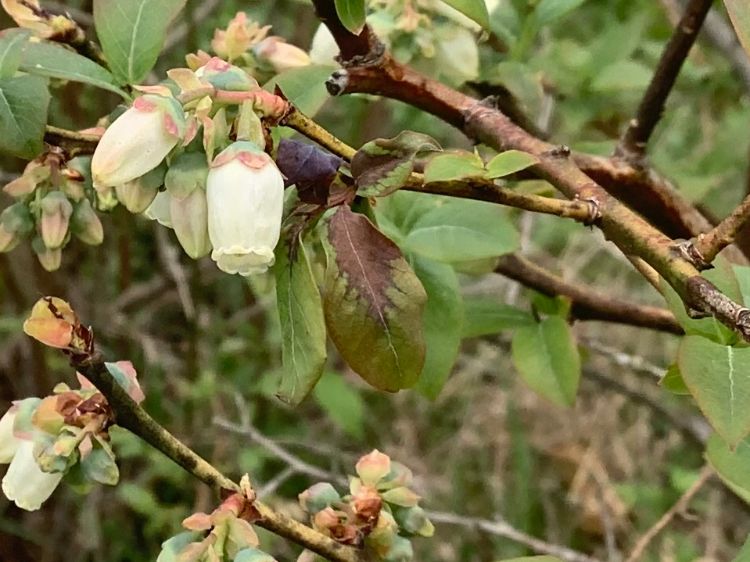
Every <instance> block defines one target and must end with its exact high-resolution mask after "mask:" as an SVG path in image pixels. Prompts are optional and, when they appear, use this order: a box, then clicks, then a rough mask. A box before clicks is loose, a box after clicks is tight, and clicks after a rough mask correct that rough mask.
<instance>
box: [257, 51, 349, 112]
mask: <svg viewBox="0 0 750 562" xmlns="http://www.w3.org/2000/svg"><path fill="white" fill-rule="evenodd" d="M335 69H336V67H335V66H331V65H327V64H311V65H309V66H303V67H300V68H290V69H289V70H285V71H284V72H281V73H279V74H277V75H276V76H274V77H273V78H271V79H270V80H269V81H268V82H266V83H265V84H264V85H263V89H265V90H268V91H269V92H273V91H274V89H275V88H276V86H278V87H279V89H280V90H281V91H282V92H283V93H284V96H286V98H287V99H288V100H289V101H290V102H292V103H293V104H294V106H295V107H296V108H297V109H299V110H300V111H301V112H302V113H304V114H305V115H308V116H311V117H312V116H314V115H315V114H316V113H317V112H318V111H320V108H321V107H323V104H324V103H325V102H326V101H327V100H328V98H329V97H330V95H329V94H328V90H327V89H326V80H328V78H329V76H330V75H331V72H333V71H334V70H335Z"/></svg>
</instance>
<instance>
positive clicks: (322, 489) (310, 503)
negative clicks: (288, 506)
mask: <svg viewBox="0 0 750 562" xmlns="http://www.w3.org/2000/svg"><path fill="white" fill-rule="evenodd" d="M297 498H298V499H299V503H300V505H301V506H302V509H304V510H305V511H307V512H308V513H310V514H311V515H315V514H316V513H318V512H319V511H321V510H322V509H325V508H326V507H329V506H330V505H331V504H333V503H335V502H339V501H341V496H339V493H338V492H337V491H336V488H334V487H333V486H332V485H331V484H329V483H328V482H318V483H317V484H313V485H312V486H310V487H309V488H308V489H307V490H305V491H304V492H302V493H301V494H299V496H297Z"/></svg>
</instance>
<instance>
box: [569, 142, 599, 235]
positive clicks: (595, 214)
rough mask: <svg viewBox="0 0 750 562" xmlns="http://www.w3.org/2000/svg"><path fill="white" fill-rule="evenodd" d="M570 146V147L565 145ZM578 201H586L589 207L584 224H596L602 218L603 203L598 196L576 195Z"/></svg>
mask: <svg viewBox="0 0 750 562" xmlns="http://www.w3.org/2000/svg"><path fill="white" fill-rule="evenodd" d="M564 148H568V147H564ZM575 200H576V201H581V202H582V203H586V205H588V208H589V216H588V217H587V218H586V219H585V220H583V221H582V223H583V225H584V226H594V225H596V223H598V222H599V220H600V219H601V218H602V204H601V202H600V201H599V200H598V199H597V198H596V197H587V198H582V197H579V196H576V197H575Z"/></svg>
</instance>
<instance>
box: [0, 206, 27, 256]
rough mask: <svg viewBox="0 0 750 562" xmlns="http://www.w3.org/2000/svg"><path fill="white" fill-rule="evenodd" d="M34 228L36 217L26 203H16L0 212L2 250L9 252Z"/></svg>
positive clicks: (0, 244) (0, 250)
mask: <svg viewBox="0 0 750 562" xmlns="http://www.w3.org/2000/svg"><path fill="white" fill-rule="evenodd" d="M33 228H34V219H33V218H32V216H31V212H30V211H29V208H28V207H27V206H26V205H25V204H24V203H20V202H19V203H15V204H13V205H11V206H10V207H8V208H7V209H5V210H4V211H3V212H2V213H0V252H9V251H11V250H12V249H13V248H15V247H16V246H18V243H19V242H20V241H21V240H22V239H23V238H24V237H25V236H26V235H27V234H29V233H30V232H31V231H32V229H33Z"/></svg>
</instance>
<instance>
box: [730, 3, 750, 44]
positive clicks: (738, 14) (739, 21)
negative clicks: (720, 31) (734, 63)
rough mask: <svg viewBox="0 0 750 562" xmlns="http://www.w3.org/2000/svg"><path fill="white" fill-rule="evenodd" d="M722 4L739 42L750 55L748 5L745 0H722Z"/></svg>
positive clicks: (749, 11)
mask: <svg viewBox="0 0 750 562" xmlns="http://www.w3.org/2000/svg"><path fill="white" fill-rule="evenodd" d="M724 5H725V6H726V8H727V12H728V13H729V19H730V20H731V21H732V25H733V26H734V31H735V32H736V33H737V37H738V38H739V40H740V43H742V46H743V47H744V48H745V52H746V53H748V55H750V7H748V4H747V0H724Z"/></svg>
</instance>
